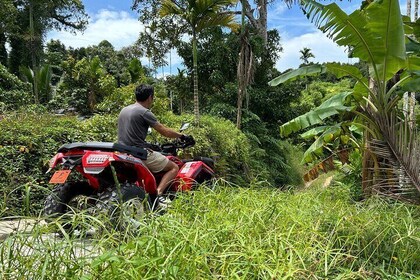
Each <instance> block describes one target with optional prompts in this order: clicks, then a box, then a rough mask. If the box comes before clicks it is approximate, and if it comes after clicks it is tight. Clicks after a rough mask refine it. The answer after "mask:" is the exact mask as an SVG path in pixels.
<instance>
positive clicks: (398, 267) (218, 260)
mask: <svg viewBox="0 0 420 280" xmlns="http://www.w3.org/2000/svg"><path fill="white" fill-rule="evenodd" d="M320 185H321V186H319V187H313V186H312V187H311V188H310V189H307V190H304V191H299V192H295V193H284V192H279V191H276V190H273V189H270V188H265V187H263V186H251V187H250V188H236V187H233V186H229V185H226V184H223V183H221V184H219V185H218V186H217V188H216V189H215V190H214V191H209V190H207V189H202V190H200V191H197V192H195V193H194V195H184V196H182V197H180V198H179V199H177V200H176V201H175V203H174V204H173V207H172V209H170V211H169V212H168V213H166V214H165V215H162V216H158V217H149V218H147V219H145V221H144V222H143V223H144V224H143V225H142V227H141V229H140V230H139V231H137V232H136V234H125V233H117V232H103V234H102V235H101V238H98V237H95V238H92V239H89V240H88V241H86V240H82V241H81V240H78V239H77V238H75V237H60V238H58V237H54V238H53V239H46V238H45V233H46V232H48V228H46V227H39V228H35V231H34V232H33V233H32V234H31V235H30V236H28V235H16V236H13V237H10V238H9V239H7V240H6V241H4V242H3V243H1V245H0V246H1V248H0V249H1V251H0V253H1V256H0V260H1V266H0V278H2V279H13V278H15V279H23V278H26V279H62V278H71V279H209V278H217V279H412V278H415V276H416V275H420V231H419V228H420V215H419V213H420V212H419V208H418V207H416V206H409V205H403V204H400V203H395V202H389V201H384V200H382V199H379V198H372V199H370V200H369V201H365V202H362V203H354V202H352V201H351V200H350V198H349V197H350V196H349V192H348V190H347V187H344V186H340V187H338V186H336V187H334V186H332V187H329V188H325V187H322V184H320ZM79 218H80V217H79ZM85 219H90V220H89V223H103V221H99V220H95V219H93V218H89V217H85ZM41 233H42V234H44V235H42V234H41ZM86 242H88V244H87V243H86ZM16 246H18V247H19V246H20V247H19V248H20V249H19V250H12V248H13V247H16ZM28 247H29V248H30V250H29V253H28V249H25V248H28ZM83 248H85V249H86V250H87V251H83ZM81 252H82V253H81Z"/></svg>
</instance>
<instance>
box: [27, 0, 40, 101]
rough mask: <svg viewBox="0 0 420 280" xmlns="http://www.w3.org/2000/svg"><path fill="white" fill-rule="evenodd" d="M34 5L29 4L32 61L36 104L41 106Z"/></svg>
mask: <svg viewBox="0 0 420 280" xmlns="http://www.w3.org/2000/svg"><path fill="white" fill-rule="evenodd" d="M33 10H34V9H33V3H32V1H30V2H29V29H30V34H31V35H30V39H31V42H30V44H31V60H32V71H33V72H34V79H33V87H34V88H33V91H34V97H35V104H39V96H38V66H37V63H36V54H35V52H36V47H35V28H34V11H33Z"/></svg>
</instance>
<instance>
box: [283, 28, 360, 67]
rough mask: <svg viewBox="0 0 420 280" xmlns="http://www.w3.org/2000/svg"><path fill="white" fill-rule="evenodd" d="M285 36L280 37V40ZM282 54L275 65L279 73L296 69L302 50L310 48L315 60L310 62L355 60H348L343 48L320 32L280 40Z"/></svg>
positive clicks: (299, 62)
mask: <svg viewBox="0 0 420 280" xmlns="http://www.w3.org/2000/svg"><path fill="white" fill-rule="evenodd" d="M285 37H287V35H284V36H282V38H285ZM282 41H283V42H284V43H282V45H283V52H282V53H281V54H280V59H279V61H278V62H277V64H276V67H277V69H278V70H279V71H284V70H286V69H289V68H294V69H295V68H298V67H299V65H300V64H301V63H302V61H301V60H300V59H299V57H300V56H301V53H300V52H299V51H300V50H301V49H303V48H305V47H306V48H310V49H311V52H312V53H313V54H314V56H315V58H312V59H310V61H312V62H319V63H323V62H344V63H354V62H356V60H355V59H353V60H352V59H349V58H348V57H347V54H346V52H345V48H344V47H339V46H338V45H337V44H335V43H334V42H333V41H332V40H331V39H328V38H327V37H326V36H325V35H324V34H323V33H322V32H321V31H316V32H313V33H306V34H303V35H301V36H298V37H293V38H286V39H284V40H282Z"/></svg>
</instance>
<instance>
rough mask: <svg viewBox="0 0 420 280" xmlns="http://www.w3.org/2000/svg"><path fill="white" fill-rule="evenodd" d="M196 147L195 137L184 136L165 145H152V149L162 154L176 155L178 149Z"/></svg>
mask: <svg viewBox="0 0 420 280" xmlns="http://www.w3.org/2000/svg"><path fill="white" fill-rule="evenodd" d="M194 145H195V140H194V137H192V136H191V135H183V136H182V137H180V138H176V139H175V140H174V141H172V142H169V143H165V144H161V145H158V144H150V147H149V148H150V149H152V150H153V151H157V152H161V153H163V154H171V155H176V154H177V150H178V149H186V148H189V147H192V146H194Z"/></svg>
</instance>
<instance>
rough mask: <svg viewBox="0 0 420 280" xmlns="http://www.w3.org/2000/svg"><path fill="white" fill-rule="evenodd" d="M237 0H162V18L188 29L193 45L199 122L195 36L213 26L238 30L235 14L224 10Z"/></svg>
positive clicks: (195, 104) (195, 111)
mask: <svg viewBox="0 0 420 280" xmlns="http://www.w3.org/2000/svg"><path fill="white" fill-rule="evenodd" d="M236 2H237V0H187V1H185V0H181V1H173V0H163V1H162V6H161V9H160V15H161V16H162V17H166V16H175V18H177V19H178V20H180V21H181V22H182V23H183V24H184V25H185V26H187V27H189V31H190V32H191V34H192V44H193V78H194V116H195V122H196V123H198V122H199V118H200V114H199V104H198V103H199V102H198V71H197V35H198V34H199V33H200V32H201V31H202V30H204V29H206V28H209V27H214V26H224V27H229V28H231V29H233V30H236V29H237V28H238V24H237V23H236V22H235V21H234V17H235V14H234V12H231V11H226V10H225V8H227V7H228V6H231V5H234V4H235V3H236Z"/></svg>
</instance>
